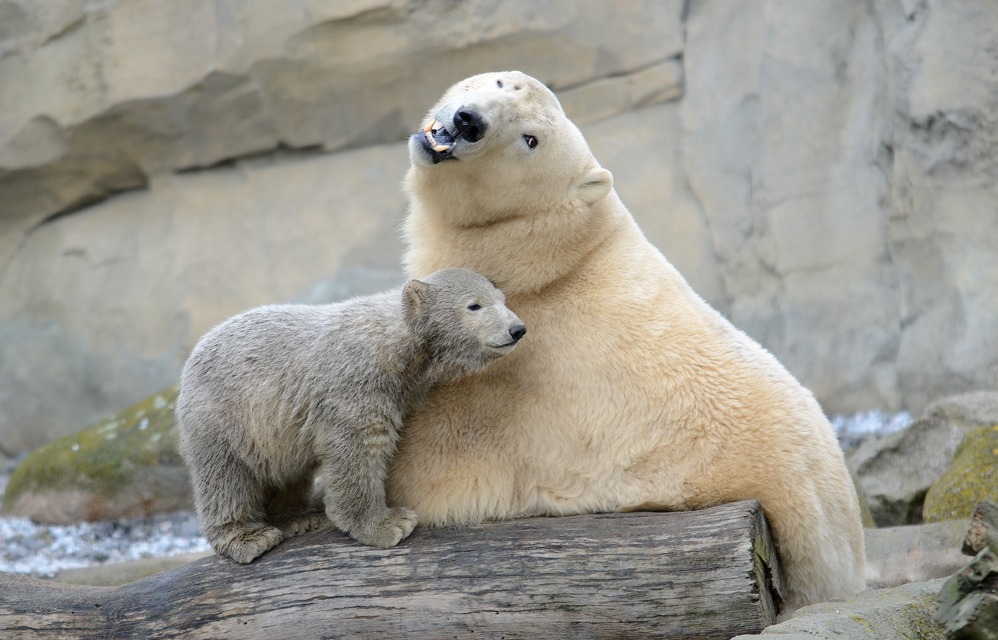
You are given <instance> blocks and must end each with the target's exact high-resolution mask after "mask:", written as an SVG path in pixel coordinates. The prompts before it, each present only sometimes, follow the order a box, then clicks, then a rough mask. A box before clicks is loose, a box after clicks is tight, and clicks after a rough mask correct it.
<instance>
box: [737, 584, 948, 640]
mask: <svg viewBox="0 0 998 640" xmlns="http://www.w3.org/2000/svg"><path fill="white" fill-rule="evenodd" d="M942 585H943V581H942V580H932V581H929V582H917V583H913V584H906V585H903V586H900V587H895V588H893V589H871V590H868V591H864V592H862V593H860V594H857V595H855V596H852V597H851V598H846V599H845V600H836V601H833V602H823V603H821V604H814V605H811V606H809V607H804V608H802V609H798V610H797V612H796V613H795V614H794V615H793V617H792V618H790V619H789V620H786V621H784V622H781V623H779V624H775V625H772V626H770V627H766V628H765V629H764V630H763V632H762V633H760V634H757V635H742V636H736V637H734V638H732V640H749V639H753V640H762V639H763V638H772V637H773V636H782V637H783V639H785V640H819V639H821V638H827V639H828V640H944V638H945V636H944V635H943V632H942V629H941V627H940V626H939V625H938V624H937V623H936V622H935V620H933V618H932V616H933V615H934V614H935V611H936V594H937V593H938V592H939V588H940V587H941V586H942ZM783 639H776V638H774V640H783Z"/></svg>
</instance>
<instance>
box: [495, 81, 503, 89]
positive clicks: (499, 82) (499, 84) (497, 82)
mask: <svg viewBox="0 0 998 640" xmlns="http://www.w3.org/2000/svg"><path fill="white" fill-rule="evenodd" d="M496 86H497V87H499V88H500V89H502V80H496Z"/></svg>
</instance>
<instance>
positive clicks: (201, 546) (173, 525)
mask: <svg viewBox="0 0 998 640" xmlns="http://www.w3.org/2000/svg"><path fill="white" fill-rule="evenodd" d="M12 470H13V469H7V470H6V472H3V473H0V496H3V491H4V489H5V488H6V486H7V481H8V480H9V479H10V472H11V471H12ZM203 551H211V547H210V546H209V545H208V543H207V542H206V541H205V539H204V538H202V537H201V533H200V532H199V531H198V524H197V520H196V518H195V517H194V513H193V512H180V513H174V514H169V515H162V516H153V517H151V518H139V519H135V520H119V521H108V522H83V523H80V524H73V525H65V526H55V525H43V524H35V523H33V522H31V521H30V520H28V519H27V518H0V571H8V572H11V573H27V574H31V575H33V576H37V577H40V578H41V577H51V576H53V575H55V574H56V573H57V572H59V571H62V570H63V569H76V568H79V567H90V566H94V565H99V564H110V563H113V562H125V561H128V560H139V559H141V558H164V557H168V556H175V555H179V554H181V553H196V552H203Z"/></svg>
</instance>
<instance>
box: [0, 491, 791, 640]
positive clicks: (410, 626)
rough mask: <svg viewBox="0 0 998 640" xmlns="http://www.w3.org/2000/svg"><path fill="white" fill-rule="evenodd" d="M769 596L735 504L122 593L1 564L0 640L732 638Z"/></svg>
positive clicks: (266, 566)
mask: <svg viewBox="0 0 998 640" xmlns="http://www.w3.org/2000/svg"><path fill="white" fill-rule="evenodd" d="M782 593H783V591H782V587H781V578H780V569H779V564H778V562H777V559H776V554H775V552H774V549H773V544H772V541H771V538H770V534H769V528H768V526H767V524H766V520H765V517H764V516H763V514H762V510H761V508H760V507H759V504H758V502H755V501H747V502H739V503H734V504H728V505H723V506H720V507H715V508H712V509H705V510H702V511H693V512H676V513H621V514H601V515H581V516H572V517H563V518H532V519H526V520H516V521H510V522H503V523H490V524H484V525H480V526H473V527H464V528H455V529H424V528H421V527H419V528H417V529H416V531H414V532H413V534H412V536H410V537H409V538H408V539H407V540H405V541H403V543H402V544H401V545H400V546H398V547H396V548H394V549H389V550H380V549H374V548H371V547H364V546H361V545H358V544H357V543H355V542H353V541H352V540H350V539H349V538H346V537H345V536H343V535H341V534H339V533H328V534H325V533H324V534H313V535H307V536H303V537H301V538H297V539H293V540H289V541H287V542H285V543H282V544H281V545H280V546H278V547H277V548H276V549H274V550H273V551H271V552H269V553H266V554H264V555H263V556H262V557H261V558H260V559H259V560H257V561H255V562H253V563H252V564H249V565H239V564H236V563H235V562H233V561H231V560H227V559H223V558H218V557H210V558H204V559H203V560H199V561H197V562H194V563H191V564H189V565H186V566H184V567H180V568H178V569H174V570H172V571H167V572H164V573H160V574H157V575H154V576H150V577H148V578H145V579H143V580H139V581H137V582H133V583H130V584H125V585H122V586H120V587H82V586H75V585H58V584H54V583H51V582H46V581H43V580H37V579H34V578H28V577H24V576H16V575H13V574H0V637H3V638H19V639H20V638H185V639H186V638H192V639H196V638H233V639H237V638H419V639H420V640H429V639H432V638H483V637H484V638H508V639H509V638H636V637H640V638H680V637H687V638H730V637H732V636H735V635H738V634H743V633H756V632H759V631H761V630H762V629H763V627H765V626H767V625H769V624H772V623H773V622H774V620H775V616H776V613H777V611H778V609H779V607H780V605H781V603H782V595H781V594H782Z"/></svg>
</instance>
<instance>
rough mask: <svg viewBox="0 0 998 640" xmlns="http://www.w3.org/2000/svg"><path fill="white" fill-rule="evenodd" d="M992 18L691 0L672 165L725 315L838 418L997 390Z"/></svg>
mask: <svg viewBox="0 0 998 640" xmlns="http://www.w3.org/2000/svg"><path fill="white" fill-rule="evenodd" d="M996 27H998V5H995V4H994V3H992V2H987V1H983V0H964V1H946V0H926V1H924V2H918V3H915V2H910V3H908V2H896V1H889V0H878V1H877V2H847V3H841V2H834V1H832V0H820V1H817V2H784V1H777V0H738V1H736V2H709V1H707V2H692V3H690V5H689V12H688V16H687V21H686V33H687V40H686V48H685V52H684V56H683V65H684V78H685V84H684V95H683V98H682V101H681V104H682V108H683V142H682V152H683V163H684V164H683V166H684V169H685V171H686V175H687V176H688V178H689V184H690V187H691V189H692V191H693V193H694V194H695V196H696V198H697V200H698V201H699V203H700V205H701V206H702V208H703V210H704V214H705V216H706V218H707V223H708V228H709V230H710V238H711V239H712V241H713V246H714V249H715V251H716V254H717V263H718V266H719V268H720V270H721V274H722V277H723V281H724V286H725V291H726V295H727V296H728V298H729V309H730V317H731V319H732V320H733V321H734V323H735V324H736V325H737V326H739V327H741V328H742V329H744V330H745V331H746V332H748V333H749V334H750V335H752V336H753V337H755V338H756V339H758V340H760V341H761V342H762V343H763V344H764V345H765V346H767V347H768V348H769V349H770V350H771V351H773V353H774V354H775V355H776V356H777V357H778V358H779V359H780V360H781V361H782V362H783V363H784V364H786V365H787V367H788V368H789V369H790V370H791V371H792V372H793V373H795V374H796V375H797V376H799V377H800V378H801V379H802V381H803V382H804V384H805V385H807V386H808V387H809V388H811V389H812V390H813V391H814V392H815V395H816V396H817V397H818V399H819V400H820V401H821V402H822V405H823V406H824V408H825V410H826V411H828V412H830V413H849V412H852V411H855V410H857V409H869V408H881V409H886V410H889V411H892V412H893V411H897V410H899V409H901V408H906V409H908V410H909V411H910V412H912V413H917V412H920V411H921V410H922V409H923V408H924V407H925V406H926V405H927V404H928V403H929V402H930V401H931V400H933V399H935V398H938V397H942V396H944V395H949V394H952V393H960V392H966V391H972V390H976V389H989V388H990V389H995V388H998V359H996V358H995V357H994V354H995V353H998V342H996V340H998V312H996V311H998V308H996V300H998V252H995V251H994V246H995V243H996V242H998V216H996V215H995V213H994V212H995V211H996V210H998V181H996V180H995V175H996V173H998V153H996V152H995V149H994V144H995V140H996V136H998V125H996V123H998V81H996V79H995V77H994V75H993V72H992V71H991V70H993V69H996V68H998V48H996V47H995V46H994V34H995V32H996ZM986 70H987V71H986Z"/></svg>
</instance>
